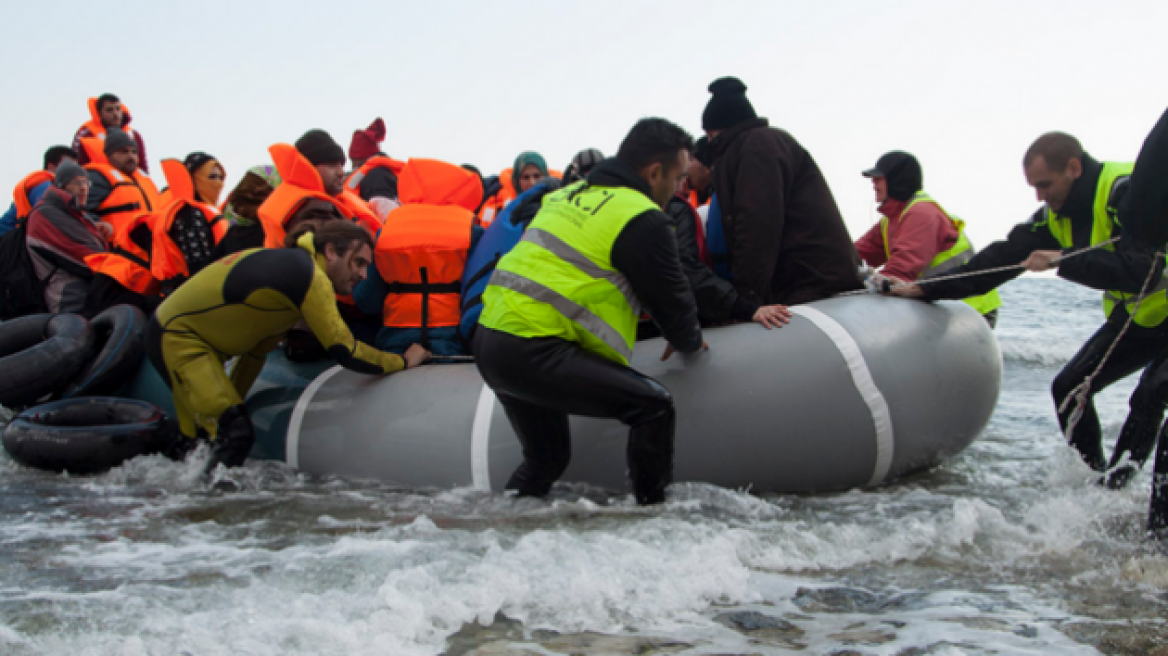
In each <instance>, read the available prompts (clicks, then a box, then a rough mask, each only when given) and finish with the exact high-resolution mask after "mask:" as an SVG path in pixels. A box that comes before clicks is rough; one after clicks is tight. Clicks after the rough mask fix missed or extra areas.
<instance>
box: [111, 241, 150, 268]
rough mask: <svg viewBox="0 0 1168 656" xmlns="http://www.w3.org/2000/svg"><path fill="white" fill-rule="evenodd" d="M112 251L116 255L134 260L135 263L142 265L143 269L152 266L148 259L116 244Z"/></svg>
mask: <svg viewBox="0 0 1168 656" xmlns="http://www.w3.org/2000/svg"><path fill="white" fill-rule="evenodd" d="M110 252H111V253H113V254H114V255H120V256H121V257H124V258H126V259H127V260H129V261H131V262H133V263H134V264H137V265H138V266H140V267H142V268H143V269H149V268H150V263H149V262H147V261H146V260H143V259H142V258H141V257H139V256H137V255H135V254H133V253H131V252H130V251H128V250H126V249H124V248H122V247H121V246H114V247H113V248H111V249H110Z"/></svg>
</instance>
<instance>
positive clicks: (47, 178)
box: [12, 171, 54, 222]
mask: <svg viewBox="0 0 1168 656" xmlns="http://www.w3.org/2000/svg"><path fill="white" fill-rule="evenodd" d="M53 177H54V176H53V174H52V173H50V172H48V171H34V172H32V173H29V174H28V175H26V176H24V177H23V178H21V179H20V182H17V183H16V188H15V189H13V190H12V201H13V203H15V204H16V220H17V221H18V222H20V221H24V220H25V219H27V218H28V215H29V213H30V212H32V202H31V201H29V199H28V194H29V192H30V191H32V190H33V189H36V188H37V187H39V186H41V185H42V184H44V183H46V182H50V183H51V182H52V181H53Z"/></svg>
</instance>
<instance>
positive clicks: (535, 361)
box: [473, 158, 702, 504]
mask: <svg viewBox="0 0 1168 656" xmlns="http://www.w3.org/2000/svg"><path fill="white" fill-rule="evenodd" d="M588 181H589V183H590V184H593V185H597V186H604V187H631V188H633V189H636V190H638V191H640V192H641V193H643V194H645V195H646V196H650V195H651V191H650V189H649V187H648V185H647V184H646V183H645V182H644V181H643V180H642V179H641V178H640V177H639V176H637V174H636V172H635V171H633V170H632V168H631V167H629V166H628V165H627V164H625V163H623V162H622V161H620V160H618V159H615V158H614V159H609V160H605V161H604V162H601V163H600V164H598V165H597V166H596V168H595V169H593V171H592V173H591V174H590V175H589V177H588ZM536 221H538V218H537V219H536ZM673 232H674V231H673V222H672V220H671V219H670V218H669V217H668V216H666V215H665V214H664V213H663V212H661V211H660V210H657V209H653V210H648V211H646V212H644V213H643V214H640V215H638V216H636V217H634V218H633V219H632V220H630V221H629V222H628V223H627V224H626V225H625V227H624V229H623V230H621V232H620V234H619V235H618V236H617V238H616V241H615V242H614V243H613V247H612V265H613V267H614V268H616V269H617V270H618V271H620V272H621V273H622V274H624V275H625V277H626V278H627V279H628V281H629V284H630V285H631V286H632V288H633V291H634V292H635V293H636V295H637V297H638V298H639V299H640V301H641V303H642V304H643V305H644V306H645V309H646V310H647V311H648V312H649V314H650V315H652V317H653V318H654V320H655V321H656V323H657V324H658V326H660V328H661V332H662V333H663V334H664V335H665V338H666V339H668V340H669V342H670V343H671V344H673V345H674V346H675V347H676V348H677V350H678V351H680V352H682V353H691V352H694V351H697V350H699V349H700V348H701V346H702V333H701V329H700V327H699V325H698V319H697V308H696V306H695V304H694V300H693V294H692V293H691V292H690V289H689V284H688V283H687V282H686V278H685V275H684V274H683V273H682V270H681V263H680V260H679V258H678V254H677V242H676V240H675V238H674V234H673ZM473 347H474V353H475V364H476V365H478V368H479V373H481V374H482V376H483V380H485V381H486V383H487V385H489V386H490V387H491V389H493V390H494V391H495V394H496V396H497V397H498V399H499V403H500V404H502V406H503V409H504V411H505V412H506V413H507V418H508V419H510V420H511V426H512V428H514V429H515V433H516V435H517V436H518V437H519V441H520V443H521V444H522V445H523V464H521V465H520V466H519V468H518V469H516V470H515V473H514V474H512V476H511V479H510V480H509V481H508V482H507V486H506V487H507V489H509V490H517V491H518V492H519V493H520V494H522V495H531V496H543V495H545V494H547V493H548V490H550V489H551V486H552V483H554V482H555V481H556V480H557V479H558V478H559V477H560V476H561V475H562V474H563V473H564V470H565V469H567V467H568V461H569V460H570V459H571V446H572V443H571V435H570V432H569V429H568V415H580V416H585V417H611V418H614V419H618V420H620V421H621V422H622V423H624V424H625V425H627V426H629V441H628V450H627V458H628V468H629V478H630V479H631V482H632V487H633V494H634V496H635V497H636V499H637V502H638V503H642V504H646V503H659V502H661V501H663V500H664V499H665V487H666V486H667V485H668V484H669V483H670V482H671V481H672V478H673V434H674V427H675V423H676V419H675V417H676V414H675V410H674V407H673V397H672V395H670V393H669V390H667V389H665V387H663V386H662V385H661V384H660V383H658V382H657V381H655V380H653V379H652V378H649V377H648V376H645V375H643V374H640V373H638V372H637V371H635V370H633V369H632V368H630V367H628V366H625V365H623V364H620V363H618V362H616V361H614V360H610V359H607V358H605V357H602V356H600V355H597V354H595V353H592V352H590V351H587V350H585V349H584V348H582V347H581V346H580V344H578V343H576V342H570V341H567V340H564V339H560V338H558V337H534V338H527V337H517V336H515V335H511V334H509V333H506V332H501V331H498V330H493V329H491V328H488V327H486V326H485V325H480V326H479V327H478V329H477V330H476V331H475V337H474V342H473Z"/></svg>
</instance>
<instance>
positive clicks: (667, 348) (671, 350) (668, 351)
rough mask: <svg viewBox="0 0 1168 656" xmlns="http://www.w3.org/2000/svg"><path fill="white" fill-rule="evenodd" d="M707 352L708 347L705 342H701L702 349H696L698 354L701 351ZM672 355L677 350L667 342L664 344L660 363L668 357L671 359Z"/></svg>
mask: <svg viewBox="0 0 1168 656" xmlns="http://www.w3.org/2000/svg"><path fill="white" fill-rule="evenodd" d="M708 350H710V345H709V344H707V343H706V342H705V340H702V347H701V348H700V349H698V352H699V353H700V352H701V351H708ZM674 353H677V349H675V348H673V344H670V343H669V342H665V352H664V353H662V354H661V361H662V362H665V361H666V360H668V359H669V358H670V357H672V356H673V354H674Z"/></svg>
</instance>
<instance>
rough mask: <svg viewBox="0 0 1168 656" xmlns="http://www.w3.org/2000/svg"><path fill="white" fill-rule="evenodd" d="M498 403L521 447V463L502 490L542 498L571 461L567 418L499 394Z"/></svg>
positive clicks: (547, 409) (542, 407)
mask: <svg viewBox="0 0 1168 656" xmlns="http://www.w3.org/2000/svg"><path fill="white" fill-rule="evenodd" d="M497 396H498V399H499V403H500V405H502V406H503V410H504V411H505V412H506V413H507V419H508V420H510V421H511V427H512V428H514V429H515V435H517V436H518V437H519V443H520V444H521V445H522V446H523V462H522V463H521V464H520V465H519V467H518V468H517V469H516V470H515V473H513V474H511V478H510V480H508V481H507V485H506V486H505V489H508V490H515V491H516V492H518V493H519V496H533V497H542V496H544V495H546V494H547V493H548V491H549V490H551V487H552V483H555V482H556V480H558V479H559V478H560V476H562V475H563V473H564V470H565V469H567V468H568V462H569V460H571V458H572V438H571V432H570V431H569V429H568V415H567V414H566V413H563V412H559V411H558V410H553V409H551V408H548V407H546V406H542V405H537V404H534V403H528V402H527V401H523V400H520V399H518V398H516V397H514V396H511V395H510V394H506V393H503V392H500V393H499V394H498V395H497Z"/></svg>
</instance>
